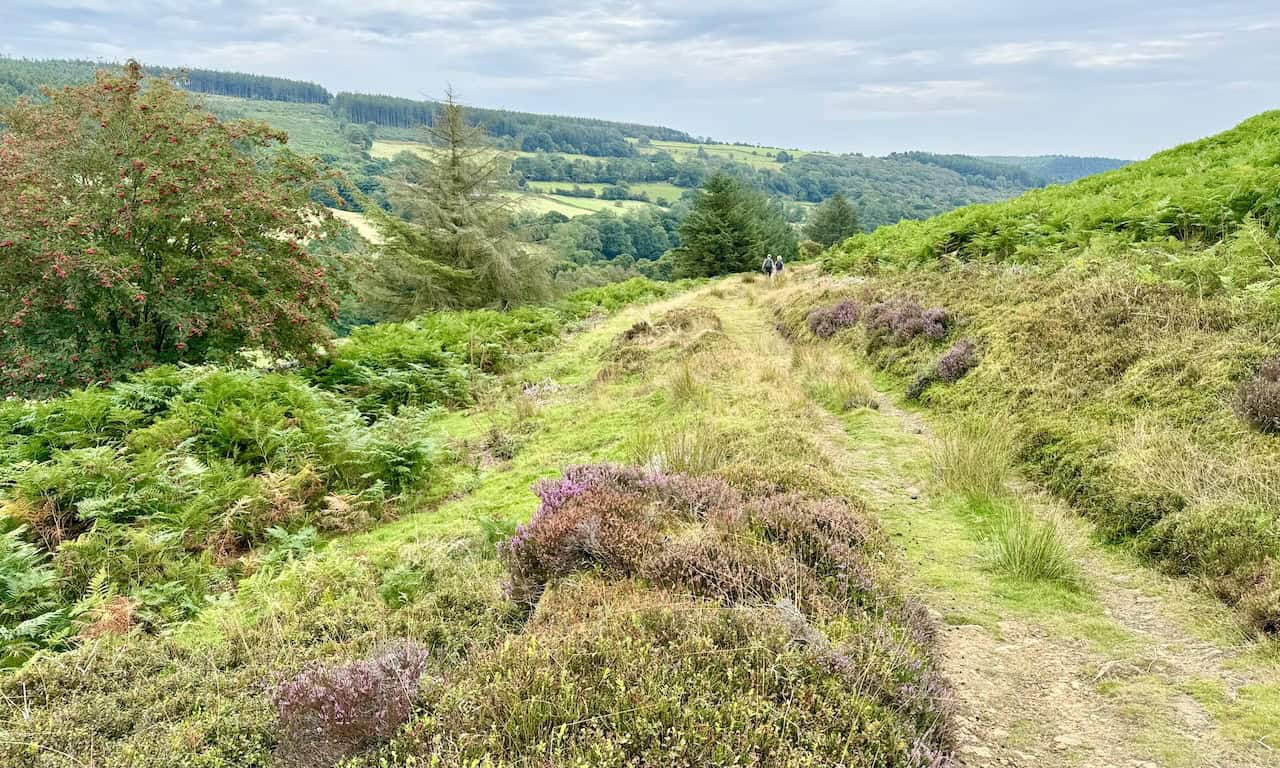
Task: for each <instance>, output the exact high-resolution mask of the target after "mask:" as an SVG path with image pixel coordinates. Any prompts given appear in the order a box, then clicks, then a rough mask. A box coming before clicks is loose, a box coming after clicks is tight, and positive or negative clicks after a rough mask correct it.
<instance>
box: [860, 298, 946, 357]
mask: <svg viewBox="0 0 1280 768" xmlns="http://www.w3.org/2000/svg"><path fill="white" fill-rule="evenodd" d="M947 322H948V318H947V313H946V311H945V310H943V309H941V308H939V307H934V308H931V309H924V308H923V307H921V306H920V304H918V303H917V302H916V301H914V300H913V299H908V298H904V297H901V296H897V297H893V298H890V299H888V300H886V301H881V302H877V303H875V304H872V305H871V306H869V307H867V309H866V312H865V313H864V315H863V323H864V324H865V325H866V328H867V336H868V343H869V344H870V345H871V346H872V347H878V346H886V345H888V346H895V347H900V346H903V345H904V344H907V343H908V342H910V341H911V340H912V339H914V338H915V337H917V336H922V335H923V336H925V337H927V338H930V339H933V340H935V341H936V340H938V339H941V338H943V337H944V336H946V335H947Z"/></svg>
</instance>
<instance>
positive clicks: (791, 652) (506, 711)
mask: <svg viewBox="0 0 1280 768" xmlns="http://www.w3.org/2000/svg"><path fill="white" fill-rule="evenodd" d="M548 601H549V603H548V605H547V606H546V608H547V613H548V614H551V615H552V616H564V620H563V621H562V620H558V619H556V618H548V619H547V620H545V621H542V622H538V623H537V624H536V625H534V629H535V630H536V631H535V632H534V633H532V634H529V635H527V636H524V637H520V638H517V639H515V640H513V641H512V642H510V643H507V644H504V645H502V646H501V647H499V648H496V649H494V650H492V651H490V652H487V653H485V654H481V655H478V656H477V657H475V658H474V659H473V662H472V664H470V665H468V666H467V668H466V669H465V670H462V672H461V674H460V675H458V676H455V677H450V678H449V679H447V680H446V679H436V680H428V681H426V683H425V684H424V689H425V692H424V696H423V701H424V705H423V706H424V709H425V712H424V715H423V716H422V717H421V718H420V719H419V720H416V721H415V722H414V724H413V725H411V726H410V728H409V729H408V733H407V734H406V735H405V736H404V737H401V738H400V739H398V740H397V741H396V742H395V743H393V744H392V745H391V746H389V747H387V748H386V749H385V750H384V751H383V752H382V753H374V754H371V755H368V756H366V757H365V758H364V759H363V760H361V761H360V763H359V764H360V765H362V766H375V765H377V764H378V763H379V761H380V760H386V761H388V762H394V760H395V757H399V758H400V759H401V760H405V758H406V757H407V756H413V757H414V758H415V759H417V760H421V761H422V762H423V763H426V764H431V763H432V762H433V761H438V762H439V763H440V764H443V765H467V764H485V763H491V764H522V763H524V762H527V761H528V760H530V759H531V758H534V756H535V755H536V758H534V759H537V760H540V761H545V762H546V763H547V764H551V765H591V766H598V767H600V768H624V767H625V766H658V765H661V766H674V767H677V768H694V766H706V765H732V764H736V763H741V762H742V761H743V760H744V759H747V760H754V761H758V762H760V764H767V765H836V764H858V763H857V761H858V760H859V759H861V758H862V757H864V756H865V757H866V759H867V761H868V763H867V764H874V765H876V766H881V767H882V768H925V767H926V766H930V765H935V764H936V763H931V762H927V761H926V759H925V758H923V757H922V755H923V754H925V753H946V752H947V751H948V745H947V742H946V739H945V737H944V736H943V735H942V733H941V732H942V731H944V730H945V728H944V727H943V725H942V723H941V722H940V719H939V717H938V715H937V711H938V710H937V709H936V708H935V709H933V710H932V712H930V713H928V714H921V715H919V716H917V714H916V712H915V707H914V705H909V704H907V703H906V699H904V698H903V697H902V696H901V695H900V693H899V691H901V692H903V693H905V692H906V690H907V689H908V688H910V687H912V686H913V685H915V686H919V687H924V685H925V684H923V683H916V682H915V680H914V676H915V675H917V673H916V672H915V670H916V669H918V668H919V658H918V657H915V656H913V655H910V654H906V653H900V654H898V655H895V656H894V657H893V659H892V661H890V660H888V659H876V660H877V661H880V662H881V663H880V664H879V665H877V671H879V670H880V669H883V668H884V667H891V666H894V665H897V664H902V665H903V666H902V667H901V669H899V670H898V671H897V673H896V677H894V678H887V679H885V678H879V677H878V676H875V675H873V674H869V673H867V672H863V671H862V670H859V669H857V668H856V667H855V665H856V664H857V663H859V662H863V661H868V660H870V659H872V658H874V657H876V656H878V654H880V653H881V652H882V651H881V650H880V649H875V648H870V647H868V648H867V653H865V654H864V655H863V657H861V658H858V659H856V660H852V659H851V660H850V661H849V663H848V664H846V665H845V666H839V665H838V664H836V663H833V660H832V658H831V656H830V655H828V654H822V653H817V652H814V651H813V650H810V649H807V648H803V647H800V646H798V645H797V644H796V643H795V642H794V641H793V638H792V636H791V633H790V631H789V629H788V627H787V625H786V623H785V622H784V621H782V619H781V618H779V616H778V612H777V611H776V610H775V609H774V608H773V607H772V606H770V605H761V606H753V607H745V608H734V609H729V608H724V607H721V606H718V605H716V604H714V603H709V602H706V601H690V600H688V599H687V598H682V597H681V596H680V595H679V594H678V593H668V592H665V591H663V590H652V589H650V590H644V591H638V590H635V589H634V588H632V587H631V586H630V585H629V584H627V583H621V584H617V585H594V584H581V585H578V584H567V585H566V586H565V591H564V593H563V594H560V595H556V596H555V599H554V600H553V599H552V596H549V597H548ZM617 615H621V616H625V617H626V619H625V620H623V621H619V620H617V618H616V616H617ZM602 616H603V617H607V618H604V619H603V620H602V618H601V617H602ZM920 679H921V680H923V676H921V678H920ZM940 692H941V691H936V690H935V691H934V693H940ZM936 703H937V700H936V697H935V699H934V704H935V705H936ZM726 734H733V737H732V738H726V736H725V735H726ZM872 761H873V762H872Z"/></svg>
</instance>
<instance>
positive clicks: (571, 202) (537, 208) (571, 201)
mask: <svg viewBox="0 0 1280 768" xmlns="http://www.w3.org/2000/svg"><path fill="white" fill-rule="evenodd" d="M504 194H506V195H508V196H510V197H511V198H512V199H514V200H515V207H516V208H517V210H520V211H525V212H529V213H535V214H543V213H550V212H552V211H555V212H556V213H562V214H564V215H565V216H568V217H569V218H571V219H572V218H574V217H575V216H586V215H588V214H592V213H599V212H600V211H613V212H614V213H618V214H621V213H625V212H626V211H633V210H638V209H641V208H651V207H653V204H652V203H642V202H640V201H638V200H600V199H598V198H590V197H568V196H566V195H544V194H538V193H532V192H507V193H504Z"/></svg>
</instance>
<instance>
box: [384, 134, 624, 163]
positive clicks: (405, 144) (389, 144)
mask: <svg viewBox="0 0 1280 768" xmlns="http://www.w3.org/2000/svg"><path fill="white" fill-rule="evenodd" d="M401 152H413V153H414V154H418V155H422V156H423V157H431V147H430V146H429V145H427V144H425V143H423V142H420V141H391V140H387V139H378V140H376V141H374V142H373V147H372V148H371V149H370V150H369V154H370V155H372V156H373V157H377V158H381V159H384V160H390V159H392V158H394V157H395V156H396V155H398V154H400V153H401ZM509 154H510V155H511V156H513V157H515V156H520V157H537V156H538V155H539V154H546V153H539V152H510V153H509ZM556 154H559V155H560V156H561V157H565V158H568V159H570V160H588V161H593V162H594V161H596V160H600V159H601V158H599V157H591V156H589V155H569V154H563V153H556Z"/></svg>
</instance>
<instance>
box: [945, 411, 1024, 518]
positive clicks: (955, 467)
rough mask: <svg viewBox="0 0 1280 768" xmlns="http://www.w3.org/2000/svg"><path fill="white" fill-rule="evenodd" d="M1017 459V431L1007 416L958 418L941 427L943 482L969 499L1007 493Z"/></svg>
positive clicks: (953, 491)
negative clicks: (1013, 432) (1015, 431)
mask: <svg viewBox="0 0 1280 768" xmlns="http://www.w3.org/2000/svg"><path fill="white" fill-rule="evenodd" d="M1013 459H1014V441H1013V435H1012V433H1011V431H1010V427H1009V425H1008V423H1007V422H1006V421H1004V420H1003V419H982V418H971V419H964V420H960V421H957V422H955V423H953V424H950V425H948V426H947V427H945V428H944V429H942V430H940V431H939V434H938V436H937V438H936V439H935V441H934V444H933V465H934V472H935V474H936V476H937V478H938V482H939V484H940V485H941V486H942V487H943V488H944V489H945V490H947V491H949V492H951V493H953V494H955V495H957V496H961V497H964V498H968V499H993V498H999V497H1001V496H1003V495H1005V494H1006V493H1007V490H1008V482H1009V477H1010V473H1011V467H1012V465H1013Z"/></svg>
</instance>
